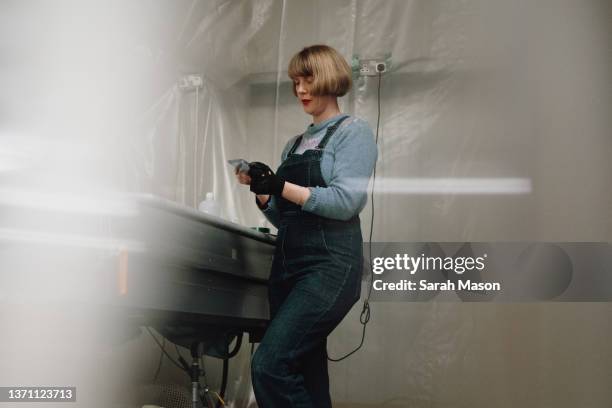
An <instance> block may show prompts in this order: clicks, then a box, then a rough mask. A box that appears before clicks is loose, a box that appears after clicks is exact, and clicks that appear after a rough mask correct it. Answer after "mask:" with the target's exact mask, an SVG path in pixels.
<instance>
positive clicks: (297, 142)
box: [287, 133, 304, 156]
mask: <svg viewBox="0 0 612 408" xmlns="http://www.w3.org/2000/svg"><path fill="white" fill-rule="evenodd" d="M302 136H304V134H303V133H302V134H301V135H300V136H299V137H298V138H297V139H295V143H293V146H292V147H291V150H289V153H287V156H290V155H292V154H293V152H295V149H297V148H298V146H299V145H300V143H301V142H302Z"/></svg>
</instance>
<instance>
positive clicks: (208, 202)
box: [198, 192, 221, 217]
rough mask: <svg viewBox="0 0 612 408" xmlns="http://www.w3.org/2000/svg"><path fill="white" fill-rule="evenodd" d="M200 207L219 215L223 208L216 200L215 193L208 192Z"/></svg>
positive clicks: (203, 210)
mask: <svg viewBox="0 0 612 408" xmlns="http://www.w3.org/2000/svg"><path fill="white" fill-rule="evenodd" d="M198 209H199V210H200V211H202V212H205V213H206V214H210V215H214V216H217V217H219V216H220V215H221V209H220V208H219V204H217V202H216V201H215V197H214V195H213V193H211V192H208V193H206V199H205V200H204V201H202V202H201V203H200V205H198Z"/></svg>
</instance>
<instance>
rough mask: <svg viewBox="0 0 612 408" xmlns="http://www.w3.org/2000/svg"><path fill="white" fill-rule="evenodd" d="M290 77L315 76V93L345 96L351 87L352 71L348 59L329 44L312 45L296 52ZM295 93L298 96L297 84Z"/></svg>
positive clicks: (313, 92)
mask: <svg viewBox="0 0 612 408" xmlns="http://www.w3.org/2000/svg"><path fill="white" fill-rule="evenodd" d="M288 74H289V78H291V79H292V80H294V79H295V78H296V77H298V76H303V77H308V76H312V77H313V84H312V89H311V93H312V94H313V95H317V96H318V95H333V96H338V97H340V96H344V95H346V93H347V92H348V91H349V90H350V89H351V85H352V78H351V77H352V71H351V67H350V66H349V65H348V63H347V62H346V60H345V59H344V58H343V57H342V56H341V55H340V54H339V53H338V52H337V51H336V50H335V49H333V48H331V47H329V46H327V45H312V46H310V47H306V48H304V49H302V51H300V52H299V53H297V54H295V55H294V56H293V58H291V61H289V67H288ZM293 94H294V95H296V96H297V93H296V91H295V85H294V86H293Z"/></svg>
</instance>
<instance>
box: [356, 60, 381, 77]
mask: <svg viewBox="0 0 612 408" xmlns="http://www.w3.org/2000/svg"><path fill="white" fill-rule="evenodd" d="M386 72H387V62H386V61H385V60H384V59H382V58H381V59H362V60H359V75H361V76H378V74H384V73H386Z"/></svg>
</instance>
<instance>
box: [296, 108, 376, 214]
mask: <svg viewBox="0 0 612 408" xmlns="http://www.w3.org/2000/svg"><path fill="white" fill-rule="evenodd" d="M341 130H342V132H341V133H339V134H338V135H336V136H337V138H336V137H334V138H333V139H336V141H335V149H334V164H333V169H332V174H331V179H330V181H329V183H327V184H328V185H327V187H310V197H309V198H308V200H306V202H305V203H304V205H303V206H302V209H303V210H304V211H309V212H311V213H314V214H317V215H320V216H322V217H327V218H333V219H338V220H348V219H350V218H351V217H353V216H355V215H357V214H359V212H360V211H361V210H362V209H363V207H364V206H365V202H366V200H367V194H368V191H367V189H368V184H369V181H370V177H371V175H372V172H373V171H374V166H375V164H376V159H377V157H378V150H377V146H376V143H375V141H374V137H373V134H372V131H371V130H370V127H369V126H368V124H367V122H365V121H364V120H357V121H355V122H354V123H353V124H352V125H351V126H346V127H345V128H342V127H341V128H340V129H338V132H340V131H341ZM333 139H332V140H333Z"/></svg>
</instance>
